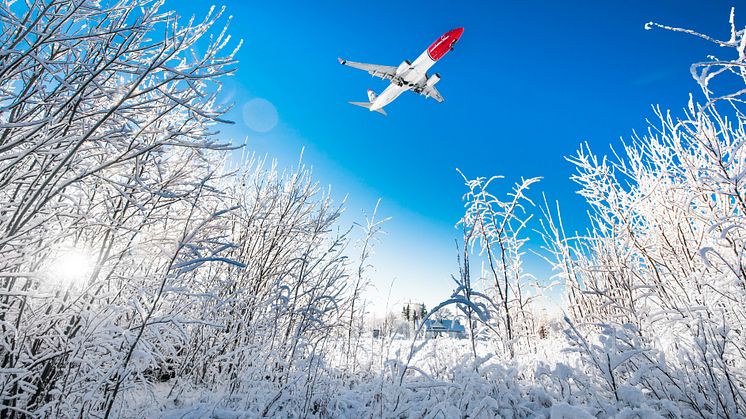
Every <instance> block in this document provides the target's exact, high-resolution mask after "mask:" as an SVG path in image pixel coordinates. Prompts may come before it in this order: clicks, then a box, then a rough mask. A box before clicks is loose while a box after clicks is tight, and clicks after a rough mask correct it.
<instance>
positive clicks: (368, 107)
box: [347, 102, 387, 115]
mask: <svg viewBox="0 0 746 419" xmlns="http://www.w3.org/2000/svg"><path fill="white" fill-rule="evenodd" d="M347 103H349V104H350V105H355V106H360V107H361V108H365V109H370V103H368V102H347ZM375 111H376V112H378V113H380V114H381V115H387V114H386V111H384V110H383V109H376V110H375Z"/></svg>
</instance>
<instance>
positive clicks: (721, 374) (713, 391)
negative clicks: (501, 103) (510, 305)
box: [545, 14, 746, 417]
mask: <svg viewBox="0 0 746 419" xmlns="http://www.w3.org/2000/svg"><path fill="white" fill-rule="evenodd" d="M648 27H649V28H651V27H661V28H665V29H670V30H674V31H682V32H687V33H690V34H694V35H697V36H700V37H702V38H705V39H708V40H711V41H713V42H715V43H716V44H717V45H719V46H721V47H725V48H726V51H729V52H732V53H733V54H732V55H733V57H732V58H728V59H723V60H721V59H718V58H715V57H710V60H709V61H706V62H702V63H697V64H694V65H693V66H692V75H693V77H694V78H695V80H696V81H697V83H698V84H699V87H700V88H701V92H702V96H703V98H704V103H703V104H700V103H698V102H697V101H696V100H695V98H694V96H693V95H692V98H691V99H690V101H689V104H688V106H687V111H686V112H684V114H683V115H682V116H680V117H675V116H673V114H672V113H671V112H665V113H664V112H662V111H660V110H658V109H656V116H657V122H656V123H654V124H651V127H650V129H649V130H648V132H647V134H646V135H644V136H635V137H634V138H633V139H632V140H631V141H630V142H628V143H626V144H624V146H623V150H621V151H620V152H615V153H614V155H613V157H599V156H597V155H595V154H593V153H592V152H591V151H590V150H589V149H588V147H587V146H586V147H583V148H581V149H580V150H579V151H578V153H577V154H576V155H575V156H574V157H572V158H570V161H571V162H572V163H573V164H574V165H575V167H576V168H577V172H576V174H575V175H574V176H573V179H574V180H575V181H576V182H578V183H579V184H580V186H581V190H580V194H581V195H582V196H583V197H584V198H585V199H586V200H587V202H588V204H589V205H590V207H591V222H592V229H591V230H590V232H589V234H588V235H587V236H585V237H580V238H575V239H573V238H570V239H568V238H567V237H566V236H565V234H564V231H563V230H562V227H561V224H560V223H557V222H555V221H553V220H552V219H551V218H550V219H549V220H548V221H547V223H546V224H545V227H546V228H545V230H546V231H547V235H546V237H547V239H548V240H547V241H548V243H550V246H549V247H550V248H551V249H552V251H553V254H554V256H555V260H556V265H555V267H556V269H557V270H558V271H559V273H560V276H561V277H562V278H563V279H564V280H565V281H566V286H567V296H568V301H569V310H568V314H569V315H570V316H571V317H572V320H573V322H574V323H575V324H578V325H580V326H583V327H579V328H577V329H576V328H574V327H573V329H572V333H571V334H570V336H571V342H572V343H573V347H574V348H575V349H576V350H578V351H579V352H580V353H581V354H582V359H583V360H584V361H585V365H587V366H589V368H590V370H588V371H587V373H588V374H589V375H595V376H596V379H595V380H594V381H595V382H596V383H597V384H598V387H599V388H602V389H603V391H602V393H601V394H606V399H607V400H612V402H614V403H618V402H620V401H621V398H622V396H621V395H620V394H619V389H621V388H622V387H621V386H622V385H625V386H626V387H623V388H624V389H625V390H624V391H623V393H624V394H625V395H627V396H629V395H630V394H632V393H633V392H637V391H638V390H639V391H642V392H643V393H644V394H645V395H646V397H647V396H650V397H653V398H656V399H659V400H670V401H673V402H674V403H675V404H676V406H677V407H676V409H672V410H669V414H672V415H674V414H676V413H674V412H679V413H680V414H683V415H686V416H690V415H696V416H704V417H737V416H743V415H745V414H746V339H744V335H743V333H744V330H745V329H744V327H745V326H746V323H745V322H746V147H744V144H745V143H746V132H745V131H744V126H745V124H746V116H745V115H744V113H743V110H744V109H743V105H742V100H743V95H744V90H739V89H742V88H743V87H746V70H745V68H746V31H744V30H736V27H735V24H734V19H733V14H731V27H732V30H731V38H730V39H729V40H727V41H718V40H714V39H712V38H709V37H707V36H705V35H700V34H698V33H696V32H693V31H688V30H683V29H677V28H669V27H665V26H662V25H656V24H649V25H648ZM720 79H725V80H724V81H723V82H722V83H720V84H719V83H718V82H719V81H720ZM734 81H735V82H737V85H738V86H739V87H737V88H736V90H735V91H727V92H725V93H718V92H716V90H717V89H716V88H715V86H724V87H727V86H733V83H734ZM547 212H548V211H547ZM579 330H580V331H579ZM586 333H588V334H590V335H592V336H595V337H597V338H600V339H602V340H601V345H600V346H599V345H597V344H592V343H589V342H590V341H592V340H595V339H592V338H585V337H583V336H582V335H583V334H586ZM594 370H595V372H593V371H594ZM630 386H631V387H630ZM631 388H636V389H637V390H631ZM635 394H637V393H635ZM610 395H613V399H611V398H610ZM635 398H636V397H635ZM659 407H660V410H666V409H664V408H663V407H664V406H663V405H662V404H661V405H660V406H659ZM607 413H608V412H607Z"/></svg>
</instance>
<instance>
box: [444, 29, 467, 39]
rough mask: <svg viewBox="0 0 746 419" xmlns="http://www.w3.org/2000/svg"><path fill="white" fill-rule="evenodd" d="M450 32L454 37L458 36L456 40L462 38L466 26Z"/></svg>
mask: <svg viewBox="0 0 746 419" xmlns="http://www.w3.org/2000/svg"><path fill="white" fill-rule="evenodd" d="M448 34H449V35H451V36H453V37H454V38H456V40H457V41H458V39H459V38H461V35H463V34H464V28H457V29H454V30H452V31H450V32H448Z"/></svg>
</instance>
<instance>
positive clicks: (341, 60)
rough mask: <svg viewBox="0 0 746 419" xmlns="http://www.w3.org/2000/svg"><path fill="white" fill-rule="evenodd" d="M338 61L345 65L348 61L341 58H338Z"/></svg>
mask: <svg viewBox="0 0 746 419" xmlns="http://www.w3.org/2000/svg"><path fill="white" fill-rule="evenodd" d="M337 61H339V63H340V64H342V65H344V64H345V63H346V62H347V60H343V59H342V58H341V57H337Z"/></svg>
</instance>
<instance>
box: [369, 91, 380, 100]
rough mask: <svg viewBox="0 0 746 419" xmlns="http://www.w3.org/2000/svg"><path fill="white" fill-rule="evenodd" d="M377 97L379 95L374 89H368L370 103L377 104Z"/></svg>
mask: <svg viewBox="0 0 746 419" xmlns="http://www.w3.org/2000/svg"><path fill="white" fill-rule="evenodd" d="M377 97H378V95H377V94H376V92H374V91H373V89H368V100H369V101H370V103H373V102H375V101H376V98H377Z"/></svg>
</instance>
